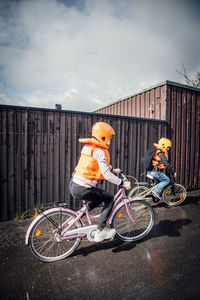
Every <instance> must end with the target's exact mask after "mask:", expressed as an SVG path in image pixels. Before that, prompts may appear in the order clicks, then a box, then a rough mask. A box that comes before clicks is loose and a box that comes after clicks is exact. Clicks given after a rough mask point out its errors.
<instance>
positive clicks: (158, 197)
mask: <svg viewBox="0 0 200 300" xmlns="http://www.w3.org/2000/svg"><path fill="white" fill-rule="evenodd" d="M151 193H152V195H153V196H154V197H155V198H157V199H159V200H160V199H161V196H160V195H159V194H158V193H156V192H154V191H153V192H151Z"/></svg>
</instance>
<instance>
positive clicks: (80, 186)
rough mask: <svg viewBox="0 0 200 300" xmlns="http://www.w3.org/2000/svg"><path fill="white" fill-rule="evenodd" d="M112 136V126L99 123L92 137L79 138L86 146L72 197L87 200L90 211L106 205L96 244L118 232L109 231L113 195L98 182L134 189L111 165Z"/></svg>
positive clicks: (100, 219) (74, 181) (72, 180)
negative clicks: (108, 222) (102, 204)
mask: <svg viewBox="0 0 200 300" xmlns="http://www.w3.org/2000/svg"><path fill="white" fill-rule="evenodd" d="M112 135H115V131H114V129H113V128H112V127H111V126H110V125H109V124H107V123H104V122H98V123H95V124H94V125H93V127H92V138H84V139H79V142H81V143H85V145H84V146H83V148H82V151H81V156H80V159H79V162H78V165H77V166H76V168H75V171H74V173H73V176H72V179H71V183H70V192H71V194H72V196H73V197H75V198H78V199H84V200H85V201H86V202H87V205H88V208H89V210H92V209H93V208H95V207H97V206H98V205H99V204H101V203H102V202H104V207H103V209H102V212H101V216H100V218H99V224H98V226H97V230H96V232H95V236H94V241H95V242H101V241H103V240H104V239H109V238H112V237H114V235H115V233H116V231H115V229H108V228H105V227H106V221H107V219H108V216H109V214H110V212H111V210H112V207H113V204H114V198H113V195H111V194H109V193H108V192H106V191H104V190H103V189H100V188H97V187H96V185H97V182H98V181H99V180H102V179H105V180H108V181H109V182H111V183H113V184H116V185H122V186H124V187H125V188H126V189H130V188H131V184H130V182H129V181H123V180H122V179H120V178H118V177H117V176H116V175H118V174H119V173H120V169H118V168H117V169H113V168H112V166H111V165H110V155H109V152H108V148H109V145H110V139H111V137H112Z"/></svg>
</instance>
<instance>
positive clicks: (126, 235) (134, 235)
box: [111, 200, 155, 242]
mask: <svg viewBox="0 0 200 300" xmlns="http://www.w3.org/2000/svg"><path fill="white" fill-rule="evenodd" d="M138 206H140V207H141V208H140V209H138V208H137V207H138ZM128 210H129V214H130V217H129V215H128V213H127V210H126V207H125V204H124V205H123V206H122V207H120V208H119V209H118V210H117V211H116V213H115V215H114V217H113V221H112V224H111V227H112V228H114V229H115V230H116V237H117V238H118V239H120V240H122V241H126V242H132V241H137V240H140V239H142V238H143V237H145V236H146V235H147V234H148V233H149V232H150V230H151V229H152V227H153V225H154V223H155V214H154V211H153V208H152V207H151V205H150V204H149V203H147V202H145V201H144V200H130V202H129V203H128Z"/></svg>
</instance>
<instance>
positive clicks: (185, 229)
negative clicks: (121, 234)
mask: <svg viewBox="0 0 200 300" xmlns="http://www.w3.org/2000/svg"><path fill="white" fill-rule="evenodd" d="M154 209H155V213H156V224H155V226H154V228H153V230H152V231H151V233H150V234H149V235H148V236H147V237H146V238H145V239H143V240H141V241H140V242H137V243H122V242H120V241H118V240H117V239H115V240H113V241H110V242H104V243H98V244H97V243H96V244H92V243H90V242H87V241H85V240H83V242H82V243H81V245H80V246H79V248H78V249H77V251H76V252H75V253H74V255H73V256H71V257H69V258H66V259H65V260H62V261H59V262H54V263H43V262H40V261H38V260H37V259H36V258H34V257H33V256H32V254H31V252H30V250H29V248H28V247H27V246H25V244H24V236H25V232H26V229H27V227H28V225H29V224H30V220H25V221H24V222H23V223H22V224H20V223H19V222H17V223H16V222H4V223H0V258H1V264H0V297H1V299H30V300H32V299H37V300H38V299H54V300H55V299H65V300H68V299H70V300H73V299H88V300H89V299H95V300H96V299H97V300H98V299H120V300H122V299H135V300H136V299H154V300H155V299H159V300H162V299H166V300H169V299H176V300H177V299H178V300H180V299H188V300H190V299H200V235H199V233H200V218H199V215H200V196H192V195H191V196H190V197H188V198H187V199H186V200H185V202H184V203H183V204H182V205H180V206H178V207H171V208H169V207H167V206H166V205H165V204H164V203H162V202H160V203H158V204H155V205H154Z"/></svg>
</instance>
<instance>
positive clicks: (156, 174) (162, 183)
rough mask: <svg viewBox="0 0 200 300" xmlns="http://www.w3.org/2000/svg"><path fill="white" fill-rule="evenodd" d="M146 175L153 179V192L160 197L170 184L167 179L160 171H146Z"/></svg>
mask: <svg viewBox="0 0 200 300" xmlns="http://www.w3.org/2000/svg"><path fill="white" fill-rule="evenodd" d="M147 175H151V176H152V177H153V178H154V185H155V188H154V189H153V192H155V193H156V194H158V195H161V192H162V190H163V189H164V188H165V187H166V186H167V185H168V184H169V183H170V179H169V177H167V175H165V174H164V173H163V172H160V171H147Z"/></svg>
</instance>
